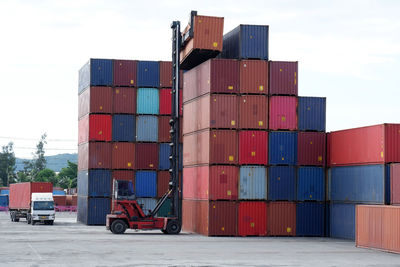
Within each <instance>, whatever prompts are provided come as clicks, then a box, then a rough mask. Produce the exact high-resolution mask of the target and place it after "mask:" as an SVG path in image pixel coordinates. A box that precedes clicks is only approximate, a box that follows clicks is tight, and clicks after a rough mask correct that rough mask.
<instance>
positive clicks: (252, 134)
mask: <svg viewBox="0 0 400 267" xmlns="http://www.w3.org/2000/svg"><path fill="white" fill-rule="evenodd" d="M239 164H240V165H243V164H262V165H267V164H268V132H265V131H240V132H239Z"/></svg>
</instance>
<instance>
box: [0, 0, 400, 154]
mask: <svg viewBox="0 0 400 267" xmlns="http://www.w3.org/2000/svg"><path fill="white" fill-rule="evenodd" d="M191 10H197V11H198V14H200V15H212V16H221V17H224V18H225V25H224V32H227V31H229V30H231V29H232V28H234V27H235V26H237V25H238V24H266V25H269V26H270V35H269V37H270V50H269V51H270V59H271V60H292V61H294V60H297V61H299V95H303V96H325V97H327V130H328V131H332V130H338V129H345V128H351V127H357V126H364V125H371V124H379V123H384V122H396V123H398V122H400V105H399V103H400V93H399V91H400V90H399V89H400V88H399V84H400V74H399V70H400V16H399V11H400V1H396V0H393V1H383V0H381V1H367V0H358V1H356V0H354V1H351V0H344V1H320V0H316V1H296V0H276V1H273V0H260V1H251V0H247V1H243V0H241V1H234V0H229V1H221V0H219V1H215V0H213V1H208V0H202V1H199V0H194V1H191V0H185V1H177V0H168V1H128V0H126V1H123V0H109V1H101V0H77V1H74V0H66V1H55V0H52V1H50V0H48V1H45V0H43V1H40V0H37V1H35V0H27V1H18V0H1V1H0V38H1V39H0V60H1V61H0V100H1V102H0V114H1V115H0V145H5V144H7V143H8V142H9V141H13V142H14V144H15V152H16V156H17V157H25V158H29V157H31V153H32V152H33V151H34V147H35V145H36V143H37V141H38V140H39V138H40V136H41V134H42V133H44V132H46V133H47V134H48V140H49V142H48V145H47V146H46V148H47V152H46V154H47V155H53V154H58V153H73V152H76V151H77V135H78V134H77V131H78V130H77V126H78V123H77V117H78V114H77V113H78V112H77V111H78V108H77V105H78V96H77V92H78V89H77V88H78V70H79V68H80V67H81V66H82V65H83V64H84V63H85V62H86V61H87V60H88V59H89V58H117V59H139V60H140V59H142V60H145V59H146V60H170V59H171V50H170V49H171V41H170V40H171V30H170V23H171V22H172V21H173V20H180V21H181V23H182V25H183V26H185V25H186V24H187V22H188V19H189V13H190V11H191ZM62 140H64V141H62ZM64 149H65V150H64Z"/></svg>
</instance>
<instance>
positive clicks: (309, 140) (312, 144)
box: [297, 132, 326, 166]
mask: <svg viewBox="0 0 400 267" xmlns="http://www.w3.org/2000/svg"><path fill="white" fill-rule="evenodd" d="M325 155H326V134H325V133H319V132H299V133H298V134H297V162H298V165H312V166H325Z"/></svg>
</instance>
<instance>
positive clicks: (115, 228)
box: [111, 220, 126, 235]
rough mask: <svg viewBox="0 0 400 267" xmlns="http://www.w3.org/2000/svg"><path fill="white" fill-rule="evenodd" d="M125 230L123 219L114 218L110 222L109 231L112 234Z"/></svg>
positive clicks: (121, 232)
mask: <svg viewBox="0 0 400 267" xmlns="http://www.w3.org/2000/svg"><path fill="white" fill-rule="evenodd" d="M125 230H126V223H125V222H124V221H123V220H115V221H113V222H112V224H111V232H113V233H114V234H117V235H119V234H123V233H125Z"/></svg>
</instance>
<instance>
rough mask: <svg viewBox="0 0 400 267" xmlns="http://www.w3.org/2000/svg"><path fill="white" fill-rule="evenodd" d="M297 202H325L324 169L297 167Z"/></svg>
mask: <svg viewBox="0 0 400 267" xmlns="http://www.w3.org/2000/svg"><path fill="white" fill-rule="evenodd" d="M297 200H298V201H311V200H312V201H324V200H325V169H324V168H321V167H299V168H298V169H297Z"/></svg>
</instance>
